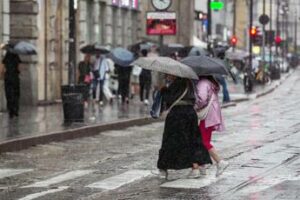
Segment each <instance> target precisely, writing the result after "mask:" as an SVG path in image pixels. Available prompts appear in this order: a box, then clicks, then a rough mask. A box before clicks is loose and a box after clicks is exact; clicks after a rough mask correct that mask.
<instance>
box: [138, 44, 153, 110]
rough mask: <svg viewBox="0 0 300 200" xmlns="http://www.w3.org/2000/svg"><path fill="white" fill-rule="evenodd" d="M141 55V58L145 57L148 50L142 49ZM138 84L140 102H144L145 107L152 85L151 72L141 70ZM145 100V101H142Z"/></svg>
mask: <svg viewBox="0 0 300 200" xmlns="http://www.w3.org/2000/svg"><path fill="white" fill-rule="evenodd" d="M141 54H142V56H143V57H147V55H148V50H146V49H143V50H141ZM139 82H140V100H141V102H144V103H145V105H148V104H149V94H150V89H151V84H152V74H151V71H150V70H148V69H142V72H141V74H140V77H139ZM144 99H145V101H144Z"/></svg>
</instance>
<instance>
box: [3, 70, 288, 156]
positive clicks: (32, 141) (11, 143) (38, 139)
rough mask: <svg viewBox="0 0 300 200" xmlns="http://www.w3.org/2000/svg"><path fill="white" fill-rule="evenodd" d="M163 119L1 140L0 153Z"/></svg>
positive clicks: (126, 122) (88, 127)
mask: <svg viewBox="0 0 300 200" xmlns="http://www.w3.org/2000/svg"><path fill="white" fill-rule="evenodd" d="M291 74H292V72H290V73H289V74H287V75H286V76H285V77H284V78H282V79H281V80H279V81H278V82H277V83H276V84H274V86H271V87H270V88H269V89H267V90H265V91H263V92H260V93H258V94H252V95H249V96H248V97H242V98H239V99H235V100H233V102H234V104H230V105H222V108H227V107H232V106H236V103H239V102H244V101H249V100H252V99H257V98H259V97H262V96H265V95H267V94H269V93H271V92H273V91H274V90H275V89H276V88H277V87H279V86H280V85H281V84H282V83H283V82H284V81H285V80H286V79H287V78H288V77H290V76H291ZM161 121H163V119H152V118H151V117H143V118H135V119H128V120H123V121H118V122H112V123H107V124H102V125H91V126H85V127H81V128H75V129H70V130H66V131H59V132H52V133H49V134H46V135H39V136H31V137H26V138H19V139H13V140H8V141H5V142H0V154H1V153H4V152H11V151H19V150H23V149H26V148H29V147H32V146H35V145H39V144H47V143H50V142H60V141H64V140H69V139H76V138H81V137H89V136H94V135H98V134H99V133H101V132H104V131H110V130H120V129H124V128H128V127H131V126H142V125H147V124H151V123H154V122H161Z"/></svg>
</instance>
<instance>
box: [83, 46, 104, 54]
mask: <svg viewBox="0 0 300 200" xmlns="http://www.w3.org/2000/svg"><path fill="white" fill-rule="evenodd" d="M80 51H81V52H82V53H86V54H107V53H109V52H110V51H109V50H108V49H107V48H106V47H104V46H101V45H99V44H88V45H86V46H84V47H82V48H81V49H80Z"/></svg>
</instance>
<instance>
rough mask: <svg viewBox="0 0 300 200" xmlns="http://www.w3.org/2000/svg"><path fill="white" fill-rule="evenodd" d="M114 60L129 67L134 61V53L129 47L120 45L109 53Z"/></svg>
mask: <svg viewBox="0 0 300 200" xmlns="http://www.w3.org/2000/svg"><path fill="white" fill-rule="evenodd" d="M108 57H109V58H111V59H112V61H113V62H114V63H116V64H118V65H120V66H123V67H127V66H130V64H131V63H132V62H133V61H134V59H135V58H134V54H133V53H132V52H130V51H128V50H127V49H124V48H121V47H118V48H115V49H113V50H112V51H111V52H110V54H109V55H108Z"/></svg>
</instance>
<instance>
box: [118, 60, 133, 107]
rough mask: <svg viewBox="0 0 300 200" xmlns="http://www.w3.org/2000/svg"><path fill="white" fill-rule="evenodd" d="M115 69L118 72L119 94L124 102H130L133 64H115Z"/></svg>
mask: <svg viewBox="0 0 300 200" xmlns="http://www.w3.org/2000/svg"><path fill="white" fill-rule="evenodd" d="M115 71H116V74H118V82H119V88H118V95H119V94H120V95H121V100H122V104H124V103H127V104H128V103H129V85H130V74H131V71H132V67H131V66H126V67H125V66H121V65H118V64H115Z"/></svg>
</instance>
